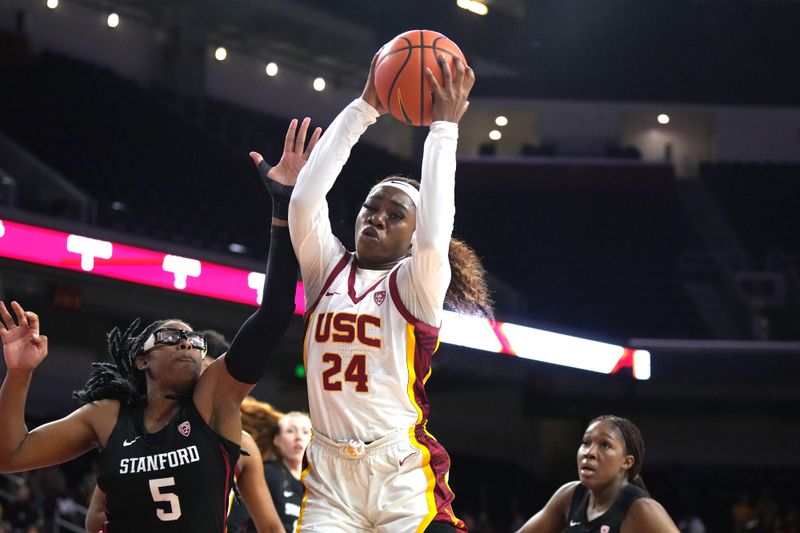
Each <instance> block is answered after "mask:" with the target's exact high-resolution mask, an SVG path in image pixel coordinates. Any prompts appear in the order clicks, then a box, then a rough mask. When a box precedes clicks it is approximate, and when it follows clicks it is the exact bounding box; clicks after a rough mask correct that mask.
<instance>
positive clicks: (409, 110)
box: [375, 30, 467, 126]
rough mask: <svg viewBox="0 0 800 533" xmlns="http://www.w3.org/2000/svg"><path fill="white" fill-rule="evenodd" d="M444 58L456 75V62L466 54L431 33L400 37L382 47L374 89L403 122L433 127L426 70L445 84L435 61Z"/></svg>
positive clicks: (446, 39) (439, 34)
mask: <svg viewBox="0 0 800 533" xmlns="http://www.w3.org/2000/svg"><path fill="white" fill-rule="evenodd" d="M442 54H443V55H444V56H445V57H446V58H447V60H448V63H449V64H450V72H452V73H453V75H455V66H454V60H455V58H456V57H460V58H461V60H462V61H463V62H464V65H466V64H467V62H466V59H464V54H463V53H461V50H460V49H459V48H458V46H457V45H456V43H454V42H453V41H451V40H450V39H448V38H447V37H445V36H444V35H442V34H441V33H438V32H435V31H431V30H411V31H407V32H405V33H401V34H400V35H398V36H397V37H395V38H394V39H392V40H391V41H389V42H388V43H386V45H385V46H384V47H383V50H381V53H380V55H379V56H378V61H377V63H376V65H375V89H376V90H377V92H378V98H379V99H380V101H381V103H382V104H383V106H384V107H385V108H386V109H387V110H388V111H389V113H391V114H392V116H393V117H394V118H396V119H397V120H399V121H400V122H404V123H406V124H409V125H412V126H429V125H430V123H431V104H432V100H431V87H430V83H428V80H427V79H426V78H425V67H428V68H430V69H431V71H432V72H433V74H434V76H436V80H437V81H438V82H439V83H440V84H441V83H444V77H443V76H442V69H441V67H440V66H439V63H438V61H436V57H437V56H439V55H442Z"/></svg>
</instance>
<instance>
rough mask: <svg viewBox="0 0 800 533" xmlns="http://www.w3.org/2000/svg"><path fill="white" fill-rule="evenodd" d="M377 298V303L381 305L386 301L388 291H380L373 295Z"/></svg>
mask: <svg viewBox="0 0 800 533" xmlns="http://www.w3.org/2000/svg"><path fill="white" fill-rule="evenodd" d="M372 297H373V298H375V303H376V304H378V305H381V304H382V303H383V302H384V300H386V291H378V292H376V293H375V294H373V295H372Z"/></svg>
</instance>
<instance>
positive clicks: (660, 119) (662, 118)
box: [658, 113, 669, 124]
mask: <svg viewBox="0 0 800 533" xmlns="http://www.w3.org/2000/svg"><path fill="white" fill-rule="evenodd" d="M658 123H659V124H669V115H667V114H666V113H661V114H660V115H658Z"/></svg>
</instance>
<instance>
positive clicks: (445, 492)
mask: <svg viewBox="0 0 800 533" xmlns="http://www.w3.org/2000/svg"><path fill="white" fill-rule="evenodd" d="M414 433H415V437H416V439H417V442H419V443H420V444H421V445H422V446H425V447H426V448H427V449H428V451H429V453H430V458H431V460H430V465H429V466H430V468H431V470H432V471H433V475H434V478H435V480H436V483H435V484H434V486H433V501H434V503H435V504H436V515H435V516H434V517H433V520H432V521H433V522H447V523H448V524H451V525H452V526H455V527H456V528H458V529H462V530H464V531H466V530H467V525H466V524H465V523H464V521H463V520H461V519H460V518H457V517H456V515H455V513H453V500H454V499H455V497H456V496H455V494H453V491H452V490H450V487H449V486H448V485H447V473H448V472H449V471H450V456H449V455H447V451H445V449H444V447H443V446H442V445H441V444H440V443H439V441H438V440H436V439H435V438H433V436H432V435H431V434H430V433H428V432H427V431H426V430H425V424H418V425H417V427H416V428H415V431H414Z"/></svg>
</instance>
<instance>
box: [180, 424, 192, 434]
mask: <svg viewBox="0 0 800 533" xmlns="http://www.w3.org/2000/svg"><path fill="white" fill-rule="evenodd" d="M178 431H180V432H181V435H183V436H184V437H188V436H189V433H191V432H192V425H191V424H190V423H189V421H188V420H187V421H185V422H182V423H181V425H180V426H178Z"/></svg>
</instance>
